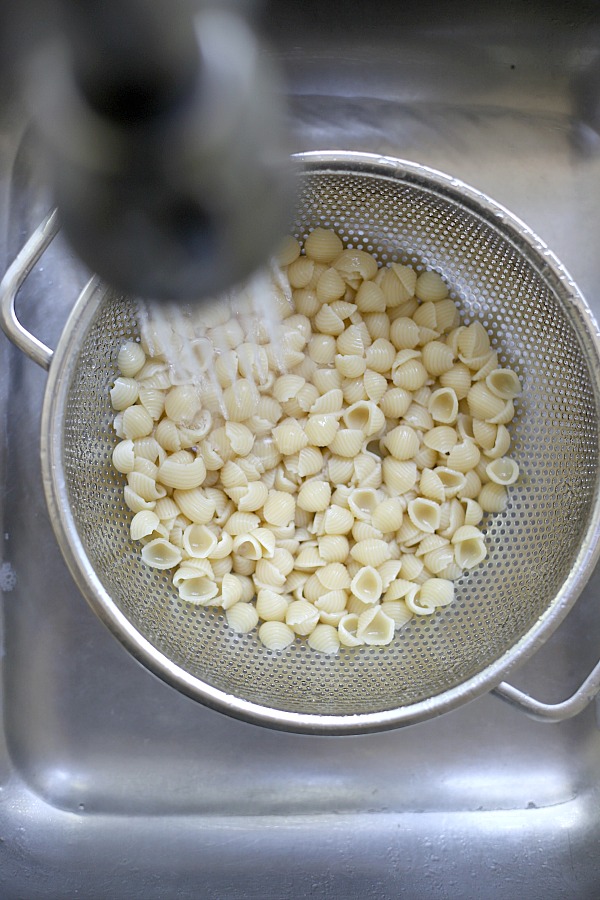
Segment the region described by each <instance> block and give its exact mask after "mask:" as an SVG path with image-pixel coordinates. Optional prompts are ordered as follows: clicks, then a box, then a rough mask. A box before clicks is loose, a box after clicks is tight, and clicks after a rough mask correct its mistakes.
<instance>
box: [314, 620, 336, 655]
mask: <svg viewBox="0 0 600 900" xmlns="http://www.w3.org/2000/svg"><path fill="white" fill-rule="evenodd" d="M307 643H308V645H309V647H312V649H313V650H316V651H317V652H318V653H324V654H325V655H332V654H334V653H338V651H339V649H340V639H339V636H338V632H337V629H336V628H335V627H334V626H333V625H323V624H319V625H316V626H315V628H314V630H313V631H311V633H310V634H309V636H308V638H307Z"/></svg>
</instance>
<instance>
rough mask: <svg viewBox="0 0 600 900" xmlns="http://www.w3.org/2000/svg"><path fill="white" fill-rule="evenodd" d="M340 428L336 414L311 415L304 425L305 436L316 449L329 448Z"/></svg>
mask: <svg viewBox="0 0 600 900" xmlns="http://www.w3.org/2000/svg"><path fill="white" fill-rule="evenodd" d="M339 427H340V423H339V420H338V417H337V415H336V414H335V413H318V414H316V415H312V414H311V415H310V416H309V417H308V419H307V420H306V423H305V425H304V434H305V435H306V437H307V439H308V442H310V443H311V444H312V445H313V446H314V447H329V446H330V445H331V443H332V441H333V439H334V437H335V434H336V432H337V430H338V429H339ZM361 438H362V433H361ZM334 452H335V451H334ZM357 452H358V451H357ZM340 455H341V454H340Z"/></svg>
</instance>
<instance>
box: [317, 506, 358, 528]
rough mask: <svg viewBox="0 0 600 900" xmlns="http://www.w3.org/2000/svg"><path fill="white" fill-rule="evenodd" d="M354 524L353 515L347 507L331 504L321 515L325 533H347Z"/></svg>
mask: <svg viewBox="0 0 600 900" xmlns="http://www.w3.org/2000/svg"><path fill="white" fill-rule="evenodd" d="M353 524H354V515H353V514H352V512H351V511H350V510H349V509H345V508H344V507H343V506H339V505H337V504H335V503H334V504H333V505H332V506H330V508H329V509H328V510H326V512H325V515H324V517H323V529H324V533H325V534H348V532H349V531H351V530H352V526H353Z"/></svg>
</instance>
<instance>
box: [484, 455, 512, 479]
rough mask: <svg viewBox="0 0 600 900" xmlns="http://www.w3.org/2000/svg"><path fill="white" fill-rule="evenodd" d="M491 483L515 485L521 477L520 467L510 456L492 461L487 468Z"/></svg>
mask: <svg viewBox="0 0 600 900" xmlns="http://www.w3.org/2000/svg"><path fill="white" fill-rule="evenodd" d="M485 471H486V472H487V475H488V477H489V479H490V481H493V482H495V483H496V484H502V485H508V484H514V483H515V481H516V480H517V478H518V477H519V466H518V465H517V463H516V462H515V461H514V459H511V458H510V457H509V456H501V457H499V458H498V459H494V460H492V462H490V463H488V464H487V466H486V467H485Z"/></svg>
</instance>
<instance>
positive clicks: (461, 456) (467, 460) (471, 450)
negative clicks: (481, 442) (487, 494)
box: [446, 440, 481, 473]
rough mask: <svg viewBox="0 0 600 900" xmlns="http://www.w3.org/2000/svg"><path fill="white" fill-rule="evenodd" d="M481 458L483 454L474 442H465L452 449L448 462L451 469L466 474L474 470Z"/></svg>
mask: <svg viewBox="0 0 600 900" xmlns="http://www.w3.org/2000/svg"><path fill="white" fill-rule="evenodd" d="M480 458H481V454H480V452H479V450H478V448H477V446H476V444H475V443H474V441H469V440H464V441H461V442H460V443H458V444H456V445H455V446H454V447H453V448H452V450H451V451H450V453H449V454H448V458H447V460H446V462H447V465H448V468H449V469H454V470H455V471H456V472H463V473H465V472H468V471H469V470H470V469H474V468H475V466H476V465H477V463H478V462H479V460H480Z"/></svg>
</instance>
